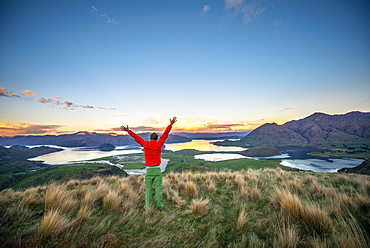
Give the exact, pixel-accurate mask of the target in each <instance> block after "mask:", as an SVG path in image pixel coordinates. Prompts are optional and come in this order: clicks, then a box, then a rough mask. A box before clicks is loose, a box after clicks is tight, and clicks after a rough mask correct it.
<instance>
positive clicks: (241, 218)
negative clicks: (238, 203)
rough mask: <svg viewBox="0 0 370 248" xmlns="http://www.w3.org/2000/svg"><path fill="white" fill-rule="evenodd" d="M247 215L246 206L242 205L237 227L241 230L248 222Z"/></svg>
mask: <svg viewBox="0 0 370 248" xmlns="http://www.w3.org/2000/svg"><path fill="white" fill-rule="evenodd" d="M247 221H248V220H247V215H246V214H245V208H244V207H242V209H241V210H240V212H239V217H238V221H237V223H236V229H237V230H241V229H242V228H243V227H244V225H245V224H246V223H247Z"/></svg>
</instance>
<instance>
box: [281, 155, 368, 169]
mask: <svg viewBox="0 0 370 248" xmlns="http://www.w3.org/2000/svg"><path fill="white" fill-rule="evenodd" d="M363 161H364V160H363V159H355V158H333V159H330V160H322V159H285V160H283V161H282V162H281V163H280V164H281V165H283V166H287V167H291V168H297V169H301V170H310V171H314V172H336V171H337V170H339V169H342V168H352V167H356V166H357V165H359V164H361V163H362V162H363Z"/></svg>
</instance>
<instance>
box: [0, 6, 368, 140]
mask: <svg viewBox="0 0 370 248" xmlns="http://www.w3.org/2000/svg"><path fill="white" fill-rule="evenodd" d="M369 16H370V2H369V1H365V0H359V1H345V0H327V1H310V0H302V1H295V0H256V1H249V0H223V1H211V2H209V1H208V2H207V1H199V0H186V1H185V0H179V1H173V0H164V1H149V0H136V1H119V0H106V1H98V0H89V1H87V0H63V1H61V0H34V1H28V0H12V1H1V2H0V18H1V24H0V28H1V33H2V39H1V41H0V55H1V56H0V136H15V135H46V134H52V135H59V134H71V133H76V132H78V131H88V132H99V133H117V134H125V132H122V131H121V130H120V126H121V125H128V126H129V127H130V128H132V130H134V131H136V132H152V131H156V132H162V131H163V130H164V128H165V127H166V126H167V125H168V124H169V118H172V117H173V116H176V117H177V118H178V122H177V123H176V124H175V126H174V128H173V132H174V133H176V132H177V133H179V132H239V131H249V130H253V129H255V128H257V127H258V126H260V125H262V124H264V123H272V122H275V123H277V124H284V123H285V122H287V121H291V120H298V119H301V118H304V117H307V116H309V115H311V114H313V113H315V112H323V113H327V114H345V113H347V112H350V111H362V112H370V70H369V65H370V49H369V44H370V30H369V28H368V27H369V24H370V18H369Z"/></svg>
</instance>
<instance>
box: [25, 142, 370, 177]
mask: <svg viewBox="0 0 370 248" xmlns="http://www.w3.org/2000/svg"><path fill="white" fill-rule="evenodd" d="M215 141H220V140H192V141H191V142H185V143H174V144H166V146H165V149H166V150H171V151H178V150H183V149H196V150H199V151H216V152H218V153H215V154H200V155H196V156H195V158H197V159H204V160H206V161H215V162H217V161H223V160H230V159H243V158H247V159H267V160H270V159H272V160H282V162H281V163H280V164H281V165H284V166H287V167H292V168H297V169H302V170H311V171H315V172H336V171H337V170H338V169H341V168H346V167H347V168H352V167H355V166H357V165H359V164H361V163H362V162H363V161H364V160H363V159H350V158H320V157H315V156H312V155H309V154H307V153H309V152H313V151H321V150H320V149H316V148H307V147H282V148H281V149H282V150H284V151H285V152H286V153H284V154H282V155H278V156H270V157H246V156H243V155H240V154H237V153H230V152H238V151H244V150H246V148H241V147H232V146H231V147H230V146H216V145H213V144H212V142H215ZM51 147H57V146H51ZM60 148H63V149H64V150H63V151H60V152H56V153H50V154H46V155H42V156H39V157H36V158H32V159H30V160H38V161H44V162H45V163H46V164H52V165H57V164H70V163H75V162H81V161H86V160H91V159H96V158H102V157H108V156H114V155H124V154H133V153H141V152H142V149H141V147H135V146H117V147H116V149H115V150H113V151H107V152H103V151H99V150H97V149H92V148H86V147H73V148H66V147H60ZM223 152H228V153H223ZM165 163H166V164H167V162H165ZM163 166H165V165H163ZM164 168H165V167H164ZM137 172H138V173H139V171H137ZM141 172H142V171H140V173H141ZM132 173H133V174H135V173H136V172H134V171H133V172H132Z"/></svg>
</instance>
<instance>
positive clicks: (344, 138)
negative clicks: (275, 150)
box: [241, 111, 370, 146]
mask: <svg viewBox="0 0 370 248" xmlns="http://www.w3.org/2000/svg"><path fill="white" fill-rule="evenodd" d="M241 141H242V143H244V144H248V145H251V146H261V145H266V146H282V145H294V146H296V145H315V144H332V143H335V142H340V143H352V142H356V143H364V144H365V143H366V144H370V113H364V112H359V111H354V112H350V113H347V114H343V115H329V114H326V113H321V112H316V113H313V114H312V115H310V116H307V117H305V118H303V119H300V120H294V121H290V122H287V123H285V124H283V125H277V124H276V123H266V124H264V125H262V126H260V127H258V128H257V129H255V130H253V131H252V132H251V133H249V134H248V135H247V136H245V137H244V138H242V139H241Z"/></svg>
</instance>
